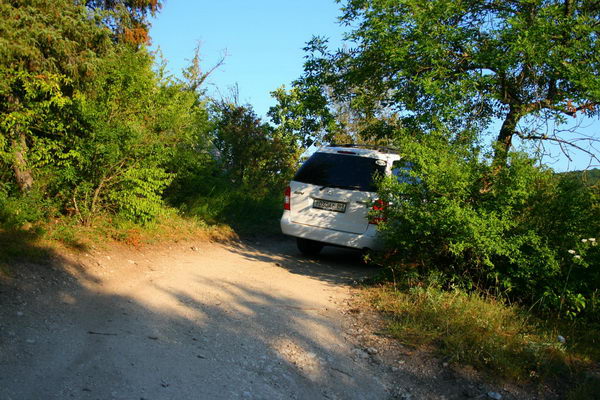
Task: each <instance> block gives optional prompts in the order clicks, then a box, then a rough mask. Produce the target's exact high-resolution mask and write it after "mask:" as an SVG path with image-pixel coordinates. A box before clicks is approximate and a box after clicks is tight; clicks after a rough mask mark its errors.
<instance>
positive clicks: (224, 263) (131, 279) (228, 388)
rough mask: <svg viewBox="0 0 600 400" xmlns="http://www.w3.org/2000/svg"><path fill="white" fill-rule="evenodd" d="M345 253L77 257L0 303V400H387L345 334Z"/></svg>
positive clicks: (266, 244)
mask: <svg viewBox="0 0 600 400" xmlns="http://www.w3.org/2000/svg"><path fill="white" fill-rule="evenodd" d="M372 272H373V269H372V268H370V267H366V266H364V265H363V264H362V263H361V260H360V257H359V256H358V254H357V253H353V252H349V251H345V250H339V249H327V250H326V251H325V252H324V254H323V255H322V257H320V258H319V260H318V261H315V260H310V259H307V258H303V257H302V256H300V255H299V254H298V253H297V250H296V249H295V246H294V242H293V241H291V240H285V239H283V238H277V239H268V240H267V239H263V243H257V242H256V241H254V242H247V243H245V244H229V245H220V244H211V243H197V244H194V243H187V244H185V245H183V244H181V245H174V246H171V247H169V246H163V247H162V248H161V249H160V250H156V249H154V250H133V249H125V248H123V249H120V250H118V251H115V250H111V251H110V252H109V251H106V250H104V251H100V250H97V251H96V250H89V251H88V252H87V254H84V255H83V256H74V257H70V258H66V259H64V258H60V257H59V256H55V259H54V260H53V262H52V263H51V265H50V264H49V265H45V264H44V265H38V264H24V265H21V266H20V267H19V271H18V272H17V276H16V277H15V278H14V279H13V280H12V283H11V282H9V283H6V282H5V284H4V285H3V286H1V289H2V292H1V293H0V300H1V302H2V303H1V304H0V318H1V319H0V399H68V398H75V399H149V400H153V399H236V398H242V399H387V398H389V397H390V396H391V391H390V389H391V386H390V384H389V382H388V381H387V375H386V373H385V369H386V368H385V367H384V366H383V365H381V363H380V361H378V360H377V359H376V358H374V357H373V354H369V353H368V352H367V351H366V349H364V348H360V345H358V344H357V343H355V342H354V341H353V340H352V337H351V336H349V335H348V334H347V331H348V330H349V329H351V328H352V327H351V326H350V325H351V324H352V320H351V318H350V317H349V316H348V315H347V313H346V310H347V309H348V306H347V301H348V297H349V291H350V286H349V284H350V283H351V282H352V281H354V280H356V279H360V278H362V277H364V276H366V275H368V274H370V273H372Z"/></svg>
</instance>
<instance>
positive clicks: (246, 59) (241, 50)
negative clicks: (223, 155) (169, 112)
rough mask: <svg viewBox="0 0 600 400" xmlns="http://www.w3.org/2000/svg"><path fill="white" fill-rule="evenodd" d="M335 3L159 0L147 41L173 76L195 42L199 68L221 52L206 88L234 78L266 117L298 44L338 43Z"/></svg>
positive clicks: (288, 76) (298, 68)
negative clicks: (319, 40)
mask: <svg viewBox="0 0 600 400" xmlns="http://www.w3.org/2000/svg"><path fill="white" fill-rule="evenodd" d="M339 8H340V5H339V4H338V3H336V2H335V1H334V0H301V1H300V0H255V1H247V0H220V1H199V0H164V4H163V9H162V10H161V11H160V13H158V14H157V16H156V17H155V18H154V19H153V20H152V21H151V22H152V28H151V30H150V36H151V38H152V46H151V48H152V49H154V50H156V49H160V51H161V52H162V55H163V57H164V59H165V60H166V62H167V68H168V70H169V71H170V72H171V73H172V74H174V75H176V76H180V72H181V70H182V69H183V68H185V67H186V66H187V65H188V64H189V60H190V59H191V58H192V57H193V56H194V49H195V48H196V46H198V45H200V56H201V59H202V64H201V65H202V66H203V69H204V70H205V71H206V70H209V69H210V68H211V67H212V66H214V65H215V63H216V62H217V61H218V60H219V59H220V58H221V57H222V56H223V55H226V56H225V62H224V64H223V65H222V66H221V67H220V68H219V69H218V70H216V71H215V72H213V73H212V74H211V76H210V77H209V79H208V84H207V89H208V94H209V95H210V96H213V97H216V98H219V97H226V98H227V97H229V96H230V95H231V89H232V88H234V87H236V86H237V90H238V93H239V101H240V102H241V103H242V104H251V105H252V106H253V108H254V110H255V112H256V113H257V114H258V115H259V116H262V117H265V116H266V114H267V112H268V110H269V107H271V106H273V105H274V104H275V101H274V99H273V98H272V97H271V95H270V92H272V91H274V90H275V89H277V88H278V87H280V86H282V85H285V86H286V87H288V88H289V87H290V85H291V83H292V81H294V80H295V79H297V78H299V77H300V76H301V75H302V72H303V68H302V67H303V63H304V55H305V53H304V51H303V50H302V49H303V47H304V46H305V45H306V43H307V42H308V41H309V40H310V39H311V38H312V37H313V36H314V35H319V36H324V37H327V38H329V41H330V45H331V46H330V47H333V48H337V47H340V46H341V43H342V36H343V32H344V31H345V29H344V27H342V26H340V24H339V23H338V20H337V18H338V17H339V16H340V14H341V12H340V9H339ZM583 125H584V126H586V129H585V131H586V133H587V134H588V135H589V134H594V135H596V136H597V137H599V138H600V121H599V120H598V119H595V120H588V121H584V122H583ZM548 149H550V151H551V152H552V153H553V155H554V157H546V158H544V160H543V161H544V162H545V163H547V164H548V165H550V166H551V167H552V168H554V169H555V170H557V171H566V170H575V169H585V168H587V167H588V166H589V161H590V160H589V156H586V155H584V154H583V153H577V152H575V153H573V154H572V155H573V157H572V158H573V160H572V161H569V160H568V159H567V157H565V156H563V155H562V154H561V151H560V149H559V148H558V147H557V146H548ZM595 166H596V167H598V165H595Z"/></svg>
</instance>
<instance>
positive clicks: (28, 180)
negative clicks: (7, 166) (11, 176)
mask: <svg viewBox="0 0 600 400" xmlns="http://www.w3.org/2000/svg"><path fill="white" fill-rule="evenodd" d="M11 144H12V148H13V157H14V160H13V171H14V173H15V178H16V180H17V185H18V186H19V189H20V190H21V192H22V193H24V192H27V191H29V189H31V187H32V186H33V175H32V173H31V169H30V168H29V166H28V165H27V164H28V163H27V140H26V137H25V134H24V133H22V132H20V131H17V132H15V138H14V139H13V140H12V143H11Z"/></svg>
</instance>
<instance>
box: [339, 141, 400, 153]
mask: <svg viewBox="0 0 600 400" xmlns="http://www.w3.org/2000/svg"><path fill="white" fill-rule="evenodd" d="M328 147H352V148H362V149H369V150H377V151H382V152H386V153H391V154H399V150H398V149H396V148H393V147H388V146H377V145H373V144H360V143H343V144H337V143H332V144H330V145H329V146H328Z"/></svg>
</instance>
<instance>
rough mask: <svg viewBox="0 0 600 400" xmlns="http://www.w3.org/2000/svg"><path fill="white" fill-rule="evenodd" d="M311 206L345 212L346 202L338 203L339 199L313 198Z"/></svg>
mask: <svg viewBox="0 0 600 400" xmlns="http://www.w3.org/2000/svg"><path fill="white" fill-rule="evenodd" d="M313 208H318V209H320V210H327V211H335V212H341V213H343V212H346V203H340V202H339V201H329V200H319V199H315V200H314V202H313Z"/></svg>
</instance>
